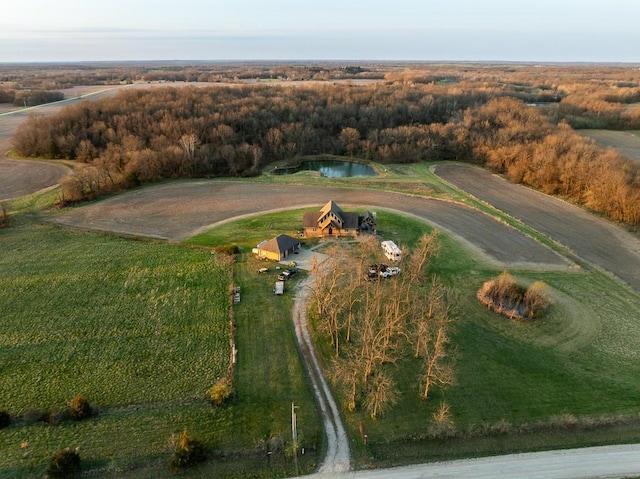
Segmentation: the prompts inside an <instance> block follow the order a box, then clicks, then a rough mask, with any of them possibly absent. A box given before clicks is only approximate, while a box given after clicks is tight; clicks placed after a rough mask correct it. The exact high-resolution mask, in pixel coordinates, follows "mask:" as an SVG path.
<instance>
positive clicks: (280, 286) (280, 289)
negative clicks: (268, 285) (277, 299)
mask: <svg viewBox="0 0 640 479" xmlns="http://www.w3.org/2000/svg"><path fill="white" fill-rule="evenodd" d="M273 293H274V294H276V295H278V296H280V295H283V294H284V281H276V284H275V286H274V288H273Z"/></svg>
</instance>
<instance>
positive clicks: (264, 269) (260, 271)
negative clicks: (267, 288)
mask: <svg viewBox="0 0 640 479" xmlns="http://www.w3.org/2000/svg"><path fill="white" fill-rule="evenodd" d="M267 271H269V268H260V269H258V273H266V272H267Z"/></svg>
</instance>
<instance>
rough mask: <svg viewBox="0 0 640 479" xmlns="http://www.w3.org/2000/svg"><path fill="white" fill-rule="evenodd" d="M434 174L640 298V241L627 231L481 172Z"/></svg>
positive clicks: (464, 168)
mask: <svg viewBox="0 0 640 479" xmlns="http://www.w3.org/2000/svg"><path fill="white" fill-rule="evenodd" d="M434 171H435V174H436V175H438V176H440V177H441V178H443V179H444V180H445V181H448V182H449V183H451V184H453V185H454V186H456V187H458V188H460V189H461V190H464V191H465V192H467V193H469V194H471V195H473V196H475V197H476V198H478V199H480V200H482V201H484V202H486V203H489V204H491V205H493V206H495V207H496V208H498V209H499V210H501V211H504V212H505V213H507V214H508V215H510V216H512V217H514V218H518V219H519V220H521V221H522V222H523V223H525V224H526V225H528V226H530V227H532V228H534V229H536V230H537V231H539V232H541V233H543V234H545V235H546V236H548V237H549V238H551V239H553V240H555V241H556V242H558V243H560V244H563V245H564V246H566V247H568V248H569V249H570V250H572V251H573V253H575V254H576V255H577V256H579V257H580V258H582V259H583V260H585V261H587V262H589V263H591V264H592V265H595V266H597V267H599V268H601V269H602V270H604V271H607V272H609V273H611V274H613V275H614V276H616V277H618V278H619V279H621V280H622V281H624V282H625V283H627V284H628V285H629V286H631V288H633V289H634V290H635V291H636V292H639V293H640V240H639V239H638V238H637V237H635V236H633V235H632V234H630V233H628V232H626V231H624V230H623V229H622V228H620V227H618V226H616V225H614V224H612V223H610V222H608V221H606V220H604V219H602V218H599V217H597V216H595V215H592V214H589V213H587V212H586V211H584V210H582V209H580V208H578V207H576V206H573V205H571V204H569V203H567V202H565V201H562V200H560V199H558V198H555V197H553V196H548V195H545V194H543V193H540V192H538V191H535V190H532V189H531V188H526V187H524V186H520V185H514V184H513V183H509V182H508V181H506V180H505V179H503V178H501V177H500V176H498V175H494V174H492V173H490V172H488V171H486V170H483V169H481V168H477V167H473V166H469V165H463V164H444V165H438V166H436V167H435V168H434Z"/></svg>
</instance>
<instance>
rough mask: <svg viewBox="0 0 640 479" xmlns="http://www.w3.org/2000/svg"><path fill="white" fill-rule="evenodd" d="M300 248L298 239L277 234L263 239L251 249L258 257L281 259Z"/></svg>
mask: <svg viewBox="0 0 640 479" xmlns="http://www.w3.org/2000/svg"><path fill="white" fill-rule="evenodd" d="M299 249H300V241H299V240H297V239H295V238H292V237H291V236H288V235H284V234H283V235H278V236H276V237H275V238H273V239H270V240H268V241H263V242H262V243H260V244H259V245H258V246H257V247H256V248H254V249H253V251H254V253H255V254H256V255H258V258H262V259H270V260H273V261H282V260H284V259H286V258H288V257H289V256H290V255H292V254H294V253H295V252H296V251H298V250H299Z"/></svg>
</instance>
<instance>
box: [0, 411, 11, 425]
mask: <svg viewBox="0 0 640 479" xmlns="http://www.w3.org/2000/svg"><path fill="white" fill-rule="evenodd" d="M10 425H11V416H10V415H9V413H8V412H7V411H5V410H4V409H0V429H4V428H5V427H9V426H10Z"/></svg>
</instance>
